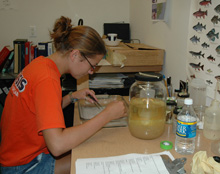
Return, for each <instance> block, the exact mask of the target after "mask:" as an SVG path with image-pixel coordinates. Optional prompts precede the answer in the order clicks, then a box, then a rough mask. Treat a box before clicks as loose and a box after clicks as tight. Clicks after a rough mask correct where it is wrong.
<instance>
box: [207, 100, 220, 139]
mask: <svg viewBox="0 0 220 174" xmlns="http://www.w3.org/2000/svg"><path fill="white" fill-rule="evenodd" d="M219 105H220V102H219V101H217V100H213V101H212V104H211V106H210V107H208V108H207V109H206V110H205V119H204V128H203V134H204V136H205V137H206V138H208V139H210V140H220V107H219Z"/></svg>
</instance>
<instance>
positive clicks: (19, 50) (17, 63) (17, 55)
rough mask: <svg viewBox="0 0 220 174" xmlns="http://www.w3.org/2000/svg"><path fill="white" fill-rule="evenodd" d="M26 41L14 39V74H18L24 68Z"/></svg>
mask: <svg viewBox="0 0 220 174" xmlns="http://www.w3.org/2000/svg"><path fill="white" fill-rule="evenodd" d="M27 41H28V40H27V39H16V40H14V41H13V44H14V73H15V74H17V73H19V72H20V71H21V70H22V69H23V68H24V67H25V43H26V42H27Z"/></svg>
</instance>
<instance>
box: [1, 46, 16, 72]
mask: <svg viewBox="0 0 220 174" xmlns="http://www.w3.org/2000/svg"><path fill="white" fill-rule="evenodd" d="M13 61H14V50H12V51H11V53H10V54H9V56H8V59H7V61H6V63H5V65H4V67H3V69H2V73H5V72H7V71H8V70H9V68H10V66H11V64H12V62H13Z"/></svg>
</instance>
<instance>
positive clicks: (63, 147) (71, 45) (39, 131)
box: [0, 16, 127, 174]
mask: <svg viewBox="0 0 220 174" xmlns="http://www.w3.org/2000/svg"><path fill="white" fill-rule="evenodd" d="M50 36H51V38H52V39H53V41H54V45H55V48H56V52H55V53H54V54H52V55H51V56H49V57H43V56H40V57H38V58H36V59H35V60H33V61H32V62H31V63H30V64H29V65H28V66H26V67H25V68H24V69H23V70H22V72H21V73H20V74H19V75H18V77H17V78H16V80H15V81H14V83H13V85H12V87H11V89H10V92H9V94H8V96H7V99H6V102H5V107H4V111H3V115H2V119H1V124H0V128H1V134H2V141H1V145H0V163H1V165H2V166H3V167H2V173H3V174H4V173H13V174H14V173H31V174H34V173H42V174H43V173H45V174H48V173H55V174H57V173H62V174H64V173H70V154H68V152H69V151H70V150H71V149H72V148H74V147H76V146H77V145H79V144H80V143H82V142H83V141H85V140H86V139H88V138H89V137H90V136H92V135H93V134H94V133H95V132H97V131H98V130H99V129H100V128H102V127H103V126H104V125H105V124H106V123H108V122H109V121H111V120H112V119H117V118H120V117H124V116H126V114H127V113H126V108H125V106H124V104H123V102H120V101H115V102H112V103H110V104H109V105H108V106H107V107H106V108H105V109H104V110H103V111H102V112H101V113H100V114H98V115H97V116H96V117H94V118H93V119H91V120H90V121H88V122H86V123H85V124H82V125H80V126H75V127H70V128H66V127H65V124H64V118H63V113H62V108H64V107H66V106H67V105H69V104H70V103H71V101H74V99H85V98H86V99H87V100H88V101H90V102H93V101H92V100H91V99H90V98H89V97H87V96H88V95H91V96H93V97H94V98H95V99H96V100H97V98H96V97H95V93H94V91H92V90H89V89H83V90H79V91H76V92H73V93H70V94H69V95H67V96H64V97H63V99H62V90H61V86H60V77H61V75H63V74H66V73H69V74H71V75H72V76H73V77H74V78H76V79H79V78H80V77H82V76H84V75H86V74H93V71H94V69H95V66H96V65H97V64H98V63H99V61H100V60H101V59H102V58H103V56H104V55H105V54H106V50H105V46H104V43H103V41H102V39H101V38H100V36H99V34H98V33H97V32H96V31H95V30H94V29H92V28H90V27H86V26H77V27H72V25H71V20H70V19H69V18H66V17H63V16H62V17H61V18H60V19H58V20H57V21H56V22H55V25H54V29H53V32H51V33H50Z"/></svg>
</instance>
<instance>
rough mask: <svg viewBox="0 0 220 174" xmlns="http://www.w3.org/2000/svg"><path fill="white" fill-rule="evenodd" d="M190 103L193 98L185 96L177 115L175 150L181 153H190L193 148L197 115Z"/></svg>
mask: <svg viewBox="0 0 220 174" xmlns="http://www.w3.org/2000/svg"><path fill="white" fill-rule="evenodd" d="M192 104H193V100H192V99H191V98H186V99H185V100H184V106H183V108H182V110H181V111H180V113H179V114H178V115H177V130H176V141H175V150H176V152H178V153H180V154H183V155H187V154H192V153H194V150H195V138H196V124H197V116H196V113H195V111H194V109H193V106H192Z"/></svg>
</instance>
